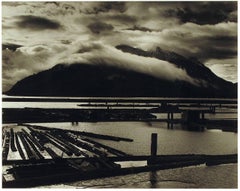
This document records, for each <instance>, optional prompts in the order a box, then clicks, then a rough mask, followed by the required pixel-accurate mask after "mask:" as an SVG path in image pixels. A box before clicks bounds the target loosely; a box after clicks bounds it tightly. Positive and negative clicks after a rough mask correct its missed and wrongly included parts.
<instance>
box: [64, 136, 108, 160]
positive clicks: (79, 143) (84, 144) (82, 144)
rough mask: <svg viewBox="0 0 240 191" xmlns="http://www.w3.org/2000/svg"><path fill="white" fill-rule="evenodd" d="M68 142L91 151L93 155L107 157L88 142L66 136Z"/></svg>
mask: <svg viewBox="0 0 240 191" xmlns="http://www.w3.org/2000/svg"><path fill="white" fill-rule="evenodd" d="M66 136H67V137H66V138H67V140H68V141H69V142H71V143H73V144H75V145H77V146H78V147H81V148H83V149H86V150H88V151H90V152H91V153H94V154H97V155H99V156H106V153H105V152H103V151H101V150H99V149H97V148H95V147H93V145H91V144H89V143H88V142H85V141H82V140H79V139H77V138H73V137H71V136H69V135H66Z"/></svg>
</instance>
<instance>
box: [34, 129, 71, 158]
mask: <svg viewBox="0 0 240 191" xmlns="http://www.w3.org/2000/svg"><path fill="white" fill-rule="evenodd" d="M38 133H39V134H41V135H42V136H43V137H44V138H46V139H47V140H48V142H49V143H51V144H52V145H54V146H55V147H57V148H58V149H60V150H61V151H63V152H64V153H66V154H67V155H68V156H72V155H73V153H72V152H71V151H69V150H68V149H66V148H65V147H63V146H61V145H59V144H58V143H57V142H55V141H53V140H52V139H51V138H50V137H49V136H47V134H46V133H43V132H38Z"/></svg>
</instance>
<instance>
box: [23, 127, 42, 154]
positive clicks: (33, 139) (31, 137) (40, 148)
mask: <svg viewBox="0 0 240 191" xmlns="http://www.w3.org/2000/svg"><path fill="white" fill-rule="evenodd" d="M22 131H23V133H24V134H25V135H26V136H27V137H28V138H29V139H30V140H31V141H32V142H33V143H34V144H35V145H36V146H37V147H38V148H39V150H40V151H44V147H43V145H41V144H40V143H39V142H38V141H37V140H36V139H35V138H34V137H33V136H32V135H30V134H29V133H28V132H27V131H26V130H25V129H22Z"/></svg>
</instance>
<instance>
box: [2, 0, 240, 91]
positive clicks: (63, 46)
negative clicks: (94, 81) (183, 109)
mask: <svg viewBox="0 0 240 191" xmlns="http://www.w3.org/2000/svg"><path fill="white" fill-rule="evenodd" d="M2 42H3V51H2V55H3V58H2V61H3V64H2V69H3V70H2V71H3V75H2V77H3V79H2V80H3V91H5V90H8V89H9V88H11V86H12V85H13V84H14V83H16V82H17V81H18V80H20V79H22V78H24V77H27V76H28V75H31V74H34V73H37V72H39V71H42V70H46V69H49V68H51V67H53V66H54V65H56V64H58V63H63V62H66V63H76V62H78V63H85V64H99V63H102V64H103V63H104V64H114V65H115V66H117V67H124V68H127V69H129V70H135V71H138V72H143V73H148V74H151V75H153V76H157V77H159V78H164V79H165V78H168V80H176V79H181V80H186V81H189V82H191V83H198V81H197V79H192V78H191V77H189V76H188V75H187V74H186V72H185V71H184V70H181V69H179V68H176V67H175V66H174V65H173V64H171V63H167V62H164V61H161V60H157V59H154V58H144V57H140V56H136V55H130V54H129V53H123V52H121V51H120V50H117V49H115V46H117V45H120V44H127V45H129V46H132V47H137V48H141V49H143V50H155V49H156V47H161V48H162V49H164V50H169V51H174V52H176V53H178V54H181V55H183V56H185V57H195V58H197V59H198V60H200V61H201V62H203V63H204V64H205V65H206V66H208V67H209V68H210V69H211V70H212V71H213V72H215V73H216V74H217V75H219V76H220V77H223V78H224V79H226V80H229V81H232V82H236V81H237V72H236V71H237V3H236V2H191V3H190V2H4V3H3V4H2ZM173 74H174V75H173Z"/></svg>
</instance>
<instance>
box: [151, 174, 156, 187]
mask: <svg viewBox="0 0 240 191" xmlns="http://www.w3.org/2000/svg"><path fill="white" fill-rule="evenodd" d="M150 183H151V185H150V187H151V188H157V172H156V171H151V172H150Z"/></svg>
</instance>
